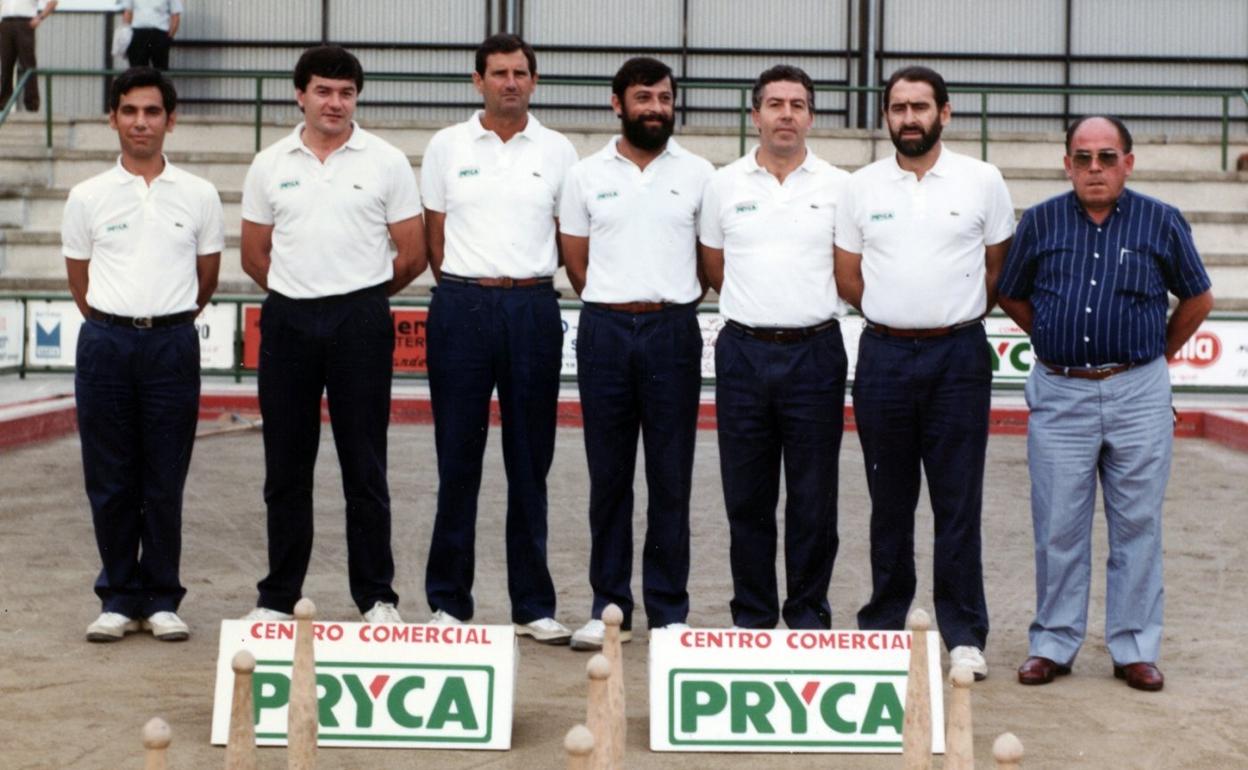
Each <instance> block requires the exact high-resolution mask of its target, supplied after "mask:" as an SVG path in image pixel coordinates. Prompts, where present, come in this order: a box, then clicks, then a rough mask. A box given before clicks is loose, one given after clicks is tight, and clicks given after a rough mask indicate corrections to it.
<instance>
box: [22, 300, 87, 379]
mask: <svg viewBox="0 0 1248 770" xmlns="http://www.w3.org/2000/svg"><path fill="white" fill-rule="evenodd" d="M80 326H82V314H81V313H79V312H78V306H77V305H75V304H74V302H73V300H68V299H65V300H49V301H46V302H38V301H31V302H29V303H27V305H26V328H28V329H29V330H30V336H29V339H27V341H26V365H27V366H29V367H31V368H39V367H42V366H73V365H74V358H75V356H76V353H77V350H78V327H80Z"/></svg>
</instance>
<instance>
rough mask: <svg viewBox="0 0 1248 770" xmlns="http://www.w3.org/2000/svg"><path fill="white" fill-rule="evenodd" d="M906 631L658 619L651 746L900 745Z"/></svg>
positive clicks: (936, 648)
mask: <svg viewBox="0 0 1248 770" xmlns="http://www.w3.org/2000/svg"><path fill="white" fill-rule="evenodd" d="M927 649H928V671H929V673H930V679H931V681H930V683H929V685H930V688H931V693H932V752H933V753H935V754H942V753H944V750H945V739H944V735H945V717H944V705H943V688H942V686H941V668H940V639H939V638H938V637H937V635H936V632H935V631H929V632H928V643H927ZM909 668H910V633H909V632H906V631H788V630H784V631H780V630H776V631H753V630H735V629H734V630H725V629H687V630H672V631H668V630H664V629H657V630H654V631H651V633H650V748H651V749H652V750H654V751H737V752H827V753H857V754H865V753H881V754H897V753H900V752H901V730H902V722H903V720H904V718H905V703H906V679H907V675H908V672H909Z"/></svg>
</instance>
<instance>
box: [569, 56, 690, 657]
mask: <svg viewBox="0 0 1248 770" xmlns="http://www.w3.org/2000/svg"><path fill="white" fill-rule="evenodd" d="M611 90H612V92H613V93H612V96H611V106H612V107H613V108H614V109H615V112H616V114H617V115H618V116H619V118H620V125H621V134H622V135H621V136H619V137H615V138H612V139H611V141H610V142H608V143H607V146H606V147H604V148H603V149H602V150H600V151H598V152H597V153H595V154H594V155H592V156H590V157H588V158H586V159H585V160H583V161H581V162H580V163H578V164H576V165H575V166H573V167H572V169H571V170H570V171H569V172H568V176H567V179H566V180H565V181H564V186H563V197H562V200H561V203H560V211H559V230H560V235H559V238H560V241H561V242H562V244H563V258H564V263H565V265H566V266H567V271H568V278H569V280H571V282H572V287H573V288H574V289H576V291H577V293H578V294H579V295H580V296H581V299H582V300H584V302H585V308H584V310H582V311H581V316H580V323H579V327H578V329H577V338H576V342H577V345H576V357H577V385H578V386H579V388H580V392H581V406H582V412H583V415H584V425H585V457H586V460H587V461H588V465H589V484H590V493H589V526H590V533H591V536H592V547H591V551H590V562H589V582H590V585H591V586H593V590H594V601H593V607H592V610H591V617H590V620H589V622H588V623H586V624H585V625H584V626H583V627H582V628H580V629H578V630H577V631H576V632H575V633H574V634H573V635H572V647H573V649H578V650H597V649H601V648H602V640H603V634H604V627H603V623H602V620H601V617H602V610H603V609H604V608H605V607H606V606H607V605H608V604H612V603H614V604H617V605H619V607H620V608H621V609H622V610H623V611H624V625H623V630H622V633H621V638H622V639H623V640H624V641H628V640H629V639H631V638H632V631H631V628H632V610H633V596H632V591H631V590H630V589H629V582H630V580H631V577H632V572H633V475H634V467H635V464H636V459H637V437H638V432H639V431H640V433H641V434H642V435H643V436H644V438H645V451H646V485H647V487H648V489H649V501H648V505H647V508H646V520H647V526H646V540H645V546H644V552H643V554H644V555H643V557H642V592H643V596H644V603H645V608H646V617H647V619H648V620H649V624H650V627H651V628H661V627H664V626H667V627H671V626H683V625H684V622H685V617H686V615H688V613H689V593H688V591H687V590H686V583H687V582H688V578H689V494H690V487H691V483H692V478H693V445H694V438H695V435H696V433H697V420H698V400H699V394H700V391H701V388H702V376H701V368H702V366H701V365H702V333H701V330H700V328H699V326H698V319H697V304H698V300H700V299H701V298H702V295H703V293H704V292H705V290H706V283H705V281H703V280H701V276H700V275H699V272H698V266H697V259H696V251H697V218H698V211H699V208H700V205H701V201H702V187H703V186H704V184H705V183H706V180H707V178H708V177H710V175H711V172H712V171H713V170H714V169H713V168H712V166H711V164H710V163H709V162H707V161H706V160H704V159H703V158H700V157H698V156H697V155H694V154H693V153H690V152H689V151H687V150H685V149H684V148H683V147H681V146H680V145H679V144H677V143H676V141H675V140H674V139H672V138H671V136H672V128H673V126H674V125H675V119H676V118H675V109H674V105H675V102H676V79H675V77H674V76H673V75H672V70H671V69H670V68H669V67H668V66H667V65H666V64H664V63H662V62H660V61H658V60H656V59H651V58H648V57H638V58H635V59H629V60H628V61H627V62H625V63H624V66H622V67H620V70H619V71H618V72H617V73H616V75H615V79H614V81H613V82H612V84H611Z"/></svg>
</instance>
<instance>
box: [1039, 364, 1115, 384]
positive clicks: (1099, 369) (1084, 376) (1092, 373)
mask: <svg viewBox="0 0 1248 770" xmlns="http://www.w3.org/2000/svg"><path fill="white" fill-rule="evenodd" d="M1040 363H1042V364H1044V368H1045V369H1048V370H1049V371H1050V372H1053V373H1054V374H1060V375H1061V376H1063V377H1074V378H1075V379H1077V380H1107V379H1109V378H1110V377H1113V376H1114V375H1115V374H1122V373H1123V372H1125V371H1127V370H1128V369H1132V368H1134V367H1135V364H1113V365H1111V366H1093V367H1085V366H1058V365H1057V364H1050V363H1048V362H1047V361H1041V362H1040Z"/></svg>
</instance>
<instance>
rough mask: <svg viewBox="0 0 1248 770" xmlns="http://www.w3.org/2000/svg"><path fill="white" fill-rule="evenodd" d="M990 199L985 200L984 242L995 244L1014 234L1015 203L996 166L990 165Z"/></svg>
mask: <svg viewBox="0 0 1248 770" xmlns="http://www.w3.org/2000/svg"><path fill="white" fill-rule="evenodd" d="M988 168H989V169H990V173H989V174H988V199H987V200H986V201H985V202H984V204H985V205H984V243H985V244H986V245H988V246H995V245H997V244H998V243H1002V242H1004V241H1006V240H1007V239H1009V238H1010V237H1011V236H1013V235H1014V203H1013V202H1012V201H1011V200H1010V189H1009V188H1008V187H1006V185H1005V179H1004V178H1003V177H1002V176H1001V171H1000V169H998V168H997V167H996V166H989V167H988Z"/></svg>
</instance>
